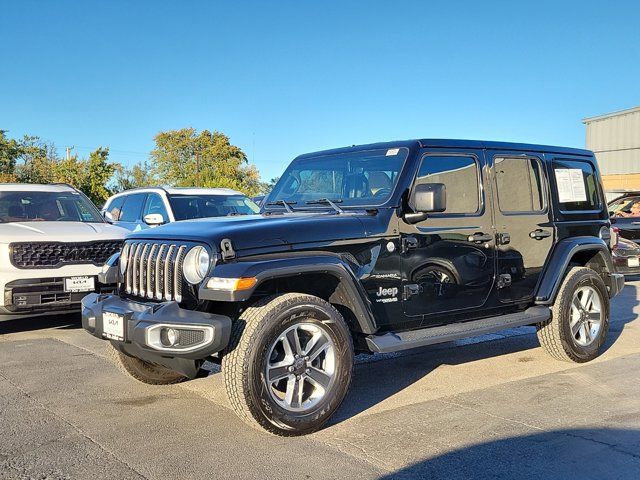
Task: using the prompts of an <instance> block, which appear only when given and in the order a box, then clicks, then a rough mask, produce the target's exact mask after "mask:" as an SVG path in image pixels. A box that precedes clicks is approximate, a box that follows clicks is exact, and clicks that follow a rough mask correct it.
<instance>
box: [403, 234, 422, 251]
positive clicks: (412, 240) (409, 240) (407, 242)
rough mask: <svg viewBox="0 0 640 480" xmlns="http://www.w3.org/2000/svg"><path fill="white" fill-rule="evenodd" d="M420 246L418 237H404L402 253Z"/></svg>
mask: <svg viewBox="0 0 640 480" xmlns="http://www.w3.org/2000/svg"><path fill="white" fill-rule="evenodd" d="M414 248H418V239H417V238H416V237H404V238H403V239H402V253H407V252H408V251H409V250H412V249H414Z"/></svg>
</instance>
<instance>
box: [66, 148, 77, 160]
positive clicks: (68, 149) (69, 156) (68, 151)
mask: <svg viewBox="0 0 640 480" xmlns="http://www.w3.org/2000/svg"><path fill="white" fill-rule="evenodd" d="M74 148H76V147H75V146H71V147H67V148H66V151H67V154H66V155H65V158H66V159H67V161H69V160H70V159H71V150H73V149H74Z"/></svg>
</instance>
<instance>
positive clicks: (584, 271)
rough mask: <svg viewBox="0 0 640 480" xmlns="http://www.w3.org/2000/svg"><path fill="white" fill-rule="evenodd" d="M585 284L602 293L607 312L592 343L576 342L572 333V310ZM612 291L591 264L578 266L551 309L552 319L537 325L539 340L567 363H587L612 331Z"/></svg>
mask: <svg viewBox="0 0 640 480" xmlns="http://www.w3.org/2000/svg"><path fill="white" fill-rule="evenodd" d="M582 286H591V287H593V288H595V289H596V290H597V291H598V293H599V294H600V301H601V304H602V307H601V308H602V311H603V312H604V315H603V319H602V325H601V328H600V332H599V334H598V338H597V339H596V340H595V341H594V342H593V343H592V344H590V345H588V346H586V347H585V346H581V345H579V344H577V343H576V341H575V340H574V338H573V336H572V335H571V329H570V325H569V324H570V311H571V302H572V300H573V295H574V292H575V291H576V290H578V289H579V288H580V287H582ZM609 316H610V305H609V293H608V292H607V287H606V286H605V284H604V282H603V281H602V278H601V277H600V275H598V274H597V273H596V272H595V271H593V270H592V269H590V268H587V267H574V268H572V269H571V270H569V272H568V273H567V275H566V277H565V278H564V280H563V282H562V285H561V286H560V289H559V290H558V295H557V296H556V301H555V303H554V304H553V308H552V309H551V318H550V319H549V320H546V321H544V322H541V323H539V324H538V325H537V326H536V329H537V334H538V340H539V341H540V344H541V345H542V346H543V347H544V349H545V350H546V351H547V353H549V355H551V356H552V357H554V358H556V359H558V360H563V361H566V362H576V363H584V362H588V361H590V360H593V359H594V358H596V357H597V356H598V355H599V354H600V352H601V350H602V346H603V345H604V342H605V340H606V338H607V333H608V331H609Z"/></svg>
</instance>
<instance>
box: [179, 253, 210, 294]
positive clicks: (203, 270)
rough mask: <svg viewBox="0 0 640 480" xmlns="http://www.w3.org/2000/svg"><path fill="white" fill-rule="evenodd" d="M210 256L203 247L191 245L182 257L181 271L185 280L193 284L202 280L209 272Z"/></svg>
mask: <svg viewBox="0 0 640 480" xmlns="http://www.w3.org/2000/svg"><path fill="white" fill-rule="evenodd" d="M210 261H211V257H210V256H209V252H207V249H206V248H204V247H193V248H192V249H191V250H189V252H187V255H186V256H185V257H184V264H183V267H182V272H183V275H184V278H185V280H186V281H187V282H189V283H191V284H193V285H195V284H196V283H200V282H201V281H202V280H204V277H205V276H206V275H207V273H208V272H209V263H210Z"/></svg>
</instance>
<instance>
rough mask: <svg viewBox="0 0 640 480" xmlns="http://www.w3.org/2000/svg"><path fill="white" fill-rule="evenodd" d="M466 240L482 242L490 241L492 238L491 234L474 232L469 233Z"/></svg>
mask: <svg viewBox="0 0 640 480" xmlns="http://www.w3.org/2000/svg"><path fill="white" fill-rule="evenodd" d="M467 240H468V241H470V242H473V243H484V242H490V241H491V240H493V235H489V234H488V233H482V232H480V233H474V234H473V235H469V236H468V237H467Z"/></svg>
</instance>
